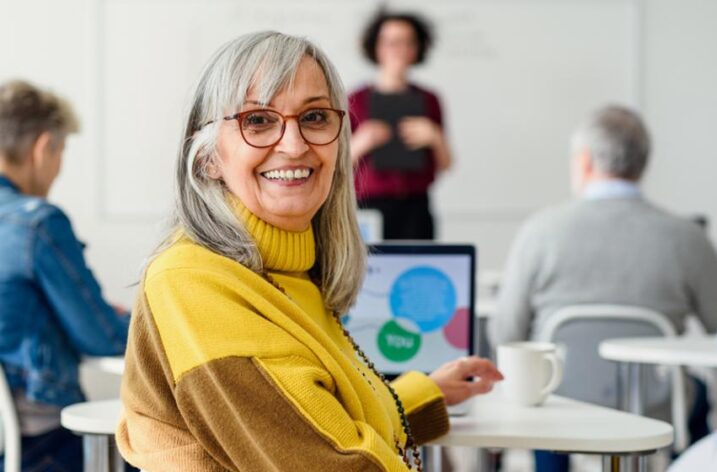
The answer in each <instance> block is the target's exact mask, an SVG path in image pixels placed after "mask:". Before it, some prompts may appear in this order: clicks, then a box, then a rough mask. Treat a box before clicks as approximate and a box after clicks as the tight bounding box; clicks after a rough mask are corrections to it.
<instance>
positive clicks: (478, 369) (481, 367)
mask: <svg viewBox="0 0 717 472" xmlns="http://www.w3.org/2000/svg"><path fill="white" fill-rule="evenodd" d="M430 377H431V379H433V381H434V382H436V385H438V388H440V389H441V391H442V392H443V396H444V397H445V399H446V404H448V405H455V404H457V403H461V402H462V401H465V400H468V399H469V398H470V397H472V396H474V395H479V394H481V393H488V392H490V391H491V390H492V389H493V384H494V383H496V382H500V381H501V380H503V374H501V373H500V372H499V371H498V369H497V368H496V367H495V365H493V363H492V362H491V361H489V360H488V359H481V358H480V357H476V356H471V357H462V358H460V359H456V360H454V361H451V362H448V363H446V364H443V365H442V366H441V367H439V368H438V369H436V370H435V371H433V373H432V374H431V375H430Z"/></svg>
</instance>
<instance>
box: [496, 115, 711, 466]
mask: <svg viewBox="0 0 717 472" xmlns="http://www.w3.org/2000/svg"><path fill="white" fill-rule="evenodd" d="M650 147H651V146H650V137H649V135H648V131H647V129H646V128H645V125H644V124H643V122H642V119H641V118H640V116H639V115H638V114H637V113H635V112H634V111H632V110H629V109H627V108H624V107H620V106H607V107H604V108H602V109H600V110H597V111H596V112H595V113H593V114H592V115H591V116H590V117H589V119H588V120H587V121H586V122H585V123H583V124H582V125H581V126H580V127H579V128H578V129H577V130H576V131H575V133H574V135H573V142H572V154H573V158H572V162H571V164H572V168H571V170H572V173H571V176H572V186H573V190H574V191H575V193H576V194H577V195H578V197H579V198H577V199H576V200H574V201H570V202H568V203H565V204H563V205H560V206H557V207H555V208H549V209H547V210H544V211H541V212H539V213H538V214H537V215H534V216H533V217H532V218H530V219H529V220H528V222H527V223H525V225H524V226H523V227H522V228H521V230H520V231H519V233H518V235H517V236H516V239H515V241H514V243H513V246H512V248H511V251H510V255H509V258H508V263H507V265H506V271H505V274H504V278H503V283H502V285H501V289H500V293H499V300H498V306H497V309H496V313H495V317H494V318H493V320H492V327H493V333H492V334H493V336H492V338H493V342H494V345H498V344H501V343H506V342H511V341H521V340H528V339H535V337H536V335H537V334H538V333H540V332H541V328H542V327H543V326H544V325H545V324H546V322H547V320H548V319H549V318H550V317H551V316H552V315H553V314H554V313H555V312H556V311H557V310H559V309H560V308H563V307H566V306H569V305H580V304H619V305H632V306H640V307H645V308H649V309H651V310H654V311H657V312H659V313H662V314H664V315H666V316H667V318H668V320H669V321H670V322H671V323H672V324H673V326H674V327H675V329H676V331H677V332H678V333H682V332H683V331H684V329H685V320H686V318H687V316H688V315H689V314H695V315H697V317H698V318H699V320H700V321H701V323H702V325H703V326H704V328H705V329H706V330H707V331H708V332H710V333H714V332H716V331H717V255H716V254H715V250H714V248H713V247H712V244H711V243H710V242H709V240H708V239H707V237H706V235H705V233H704V231H703V230H702V229H701V228H700V226H699V225H696V224H695V223H694V222H693V221H690V220H688V219H685V218H680V217H677V216H675V215H672V214H670V213H668V212H667V211H665V210H662V209H660V208H658V207H656V206H655V205H653V204H652V203H650V202H649V201H648V200H647V199H646V198H644V197H643V195H642V192H641V190H640V187H639V182H640V179H641V177H642V175H643V172H644V170H645V167H646V166H647V162H648V157H649V154H650ZM698 393H701V395H702V396H703V397H704V395H705V393H704V385H698ZM705 409H706V406H705V405H704V401H701V402H696V404H695V410H694V411H693V418H691V420H690V422H691V424H690V433H691V439H692V440H693V441H695V440H697V439H699V438H701V437H703V436H704V435H705V434H707V431H708V427H707V423H706V418H705V417H706V411H705ZM698 410H700V411H698ZM536 459H537V470H538V471H562V470H568V456H566V455H557V454H550V453H540V454H537V456H536Z"/></svg>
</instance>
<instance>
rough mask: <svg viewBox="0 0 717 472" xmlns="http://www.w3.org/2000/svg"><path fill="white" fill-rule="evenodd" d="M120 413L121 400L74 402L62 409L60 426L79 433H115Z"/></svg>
mask: <svg viewBox="0 0 717 472" xmlns="http://www.w3.org/2000/svg"><path fill="white" fill-rule="evenodd" d="M121 414H122V402H121V401H120V400H119V399H116V400H100V401H93V402H84V403H76V404H74V405H70V406H67V407H65V408H63V409H62V414H61V418H60V422H61V423H62V426H64V427H65V428H67V429H69V430H70V431H74V432H76V433H80V434H107V435H110V434H115V429H117V423H118V422H119V418H120V415H121Z"/></svg>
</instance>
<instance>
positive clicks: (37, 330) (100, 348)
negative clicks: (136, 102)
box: [0, 81, 129, 471]
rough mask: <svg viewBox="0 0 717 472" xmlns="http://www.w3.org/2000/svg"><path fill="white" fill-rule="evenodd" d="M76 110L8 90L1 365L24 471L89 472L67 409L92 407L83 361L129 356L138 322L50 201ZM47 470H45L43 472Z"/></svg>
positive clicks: (16, 84) (3, 107)
mask: <svg viewBox="0 0 717 472" xmlns="http://www.w3.org/2000/svg"><path fill="white" fill-rule="evenodd" d="M77 131H78V123H77V119H76V118H75V115H74V113H73V111H72V108H71V107H70V105H69V104H68V103H67V102H65V101H64V100H62V99H60V98H58V97H56V96H55V95H53V94H51V93H48V92H46V91H43V90H40V89H38V88H36V87H34V86H33V85H31V84H28V83H26V82H21V81H13V82H8V83H6V84H4V85H0V362H2V366H3V369H4V370H5V374H6V376H7V380H8V383H9V385H10V388H11V389H12V391H13V394H14V396H15V404H16V407H17V410H18V416H19V419H20V426H21V431H22V435H23V438H22V449H23V470H25V469H28V470H36V469H35V468H34V467H41V469H37V470H56V471H64V470H67V471H78V470H82V442H81V439H80V438H79V437H77V436H75V435H73V434H72V433H70V432H69V431H67V430H64V429H62V428H61V427H60V409H61V408H62V407H64V406H66V405H70V404H72V403H77V402H80V401H83V400H84V398H85V397H84V395H83V392H82V390H81V388H80V384H79V378H78V364H79V363H80V360H81V358H82V356H84V355H90V356H108V355H118V354H122V353H124V349H125V345H126V341H127V330H128V325H129V316H127V315H128V313H126V312H125V311H124V310H120V309H115V308H114V307H113V306H112V305H110V304H109V303H107V302H106V301H105V299H104V298H103V297H102V293H101V290H100V286H99V285H98V283H97V280H96V279H95V277H94V276H93V275H92V272H91V271H90V269H89V268H88V267H87V264H86V262H85V258H84V256H83V249H84V245H83V244H82V243H81V242H80V241H78V240H77V237H76V236H75V233H74V232H73V230H72V225H71V224H70V221H69V219H68V218H67V215H65V213H64V212H63V211H62V210H61V209H59V208H58V207H56V206H55V205H53V204H51V203H49V202H48V201H47V194H48V192H49V190H50V187H51V186H52V183H53V182H54V180H55V178H56V177H57V175H58V173H59V170H60V164H61V160H62V153H63V150H64V145H65V138H66V136H67V135H69V134H71V133H75V132H77ZM40 464H42V465H40Z"/></svg>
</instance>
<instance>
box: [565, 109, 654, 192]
mask: <svg viewBox="0 0 717 472" xmlns="http://www.w3.org/2000/svg"><path fill="white" fill-rule="evenodd" d="M586 150H587V151H588V152H589V153H590V158H591V159H592V162H593V164H594V165H595V166H596V167H597V169H598V170H600V171H601V172H604V173H606V174H609V175H611V176H613V177H619V178H623V179H629V180H639V179H640V177H641V176H642V173H643V171H644V170H645V167H646V166H647V159H648V156H649V154H650V135H649V133H648V132H647V129H646V128H645V125H644V124H643V122H642V119H641V118H640V115H638V114H637V113H636V112H634V111H632V110H630V109H628V108H625V107H622V106H618V105H610V106H606V107H604V108H601V109H599V110H597V111H596V112H594V113H593V114H592V115H590V117H589V118H588V119H587V120H586V121H585V122H584V123H583V124H582V125H581V126H580V127H578V129H577V130H576V131H575V133H574V134H573V139H572V151H573V154H575V153H578V152H582V151H586Z"/></svg>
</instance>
